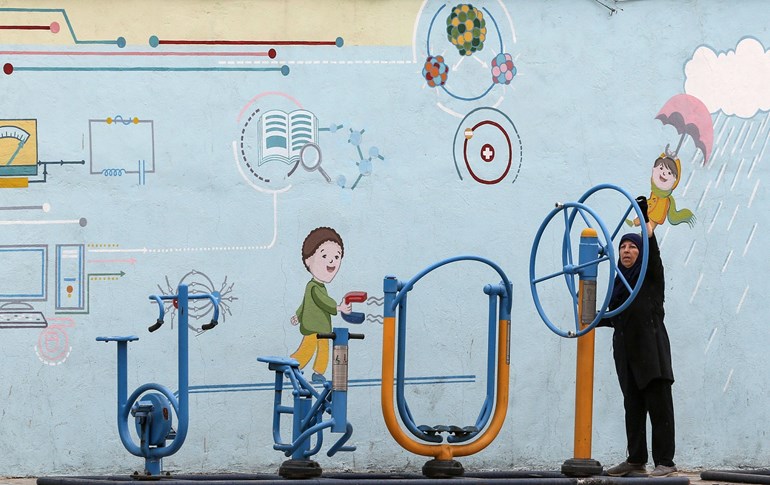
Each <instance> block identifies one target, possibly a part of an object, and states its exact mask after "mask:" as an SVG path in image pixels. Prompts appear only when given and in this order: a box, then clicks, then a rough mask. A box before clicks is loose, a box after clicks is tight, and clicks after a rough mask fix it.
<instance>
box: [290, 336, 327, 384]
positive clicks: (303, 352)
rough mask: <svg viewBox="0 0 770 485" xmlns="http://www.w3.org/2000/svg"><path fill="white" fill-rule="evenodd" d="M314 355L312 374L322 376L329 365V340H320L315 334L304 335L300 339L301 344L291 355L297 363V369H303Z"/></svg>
mask: <svg viewBox="0 0 770 485" xmlns="http://www.w3.org/2000/svg"><path fill="white" fill-rule="evenodd" d="M313 354H315V362H313V372H317V373H319V374H323V373H324V372H326V367H327V366H328V365H329V340H328V339H325V338H322V339H319V338H316V334H314V333H313V334H310V335H305V336H303V337H302V342H300V344H299V348H298V349H297V350H296V351H295V352H294V353H293V354H291V358H292V359H296V360H297V362H299V368H300V369H304V368H305V366H306V365H307V364H308V362H310V359H311V358H313Z"/></svg>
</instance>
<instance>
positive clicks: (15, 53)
mask: <svg viewBox="0 0 770 485" xmlns="http://www.w3.org/2000/svg"><path fill="white" fill-rule="evenodd" d="M0 55H5V56H146V57H155V56H161V57H162V56H179V57H184V56H188V57H196V56H197V57H204V56H222V57H270V52H142V51H134V52H124V51H121V52H99V51H85V52H78V51H73V52H68V51H0Z"/></svg>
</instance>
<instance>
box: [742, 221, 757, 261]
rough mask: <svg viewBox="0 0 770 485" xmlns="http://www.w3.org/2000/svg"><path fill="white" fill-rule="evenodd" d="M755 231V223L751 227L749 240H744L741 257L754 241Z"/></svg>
mask: <svg viewBox="0 0 770 485" xmlns="http://www.w3.org/2000/svg"><path fill="white" fill-rule="evenodd" d="M756 230H757V223H756V222H755V223H754V225H753V226H752V227H751V233H750V234H749V238H748V239H747V240H746V246H744V247H743V256H746V252H747V251H748V250H749V246H751V240H752V239H754V233H755V232H756Z"/></svg>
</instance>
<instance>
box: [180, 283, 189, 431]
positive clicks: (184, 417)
mask: <svg viewBox="0 0 770 485" xmlns="http://www.w3.org/2000/svg"><path fill="white" fill-rule="evenodd" d="M188 294H189V291H188V288H187V285H185V284H181V285H179V294H178V295H177V298H178V299H177V306H178V307H179V329H178V331H179V350H178V352H179V356H178V361H179V429H178V430H177V435H178V436H179V437H180V445H179V446H181V442H184V439H185V437H186V436H187V425H188V421H189V416H190V414H189V412H190V406H189V400H188V395H189V391H190V380H189V367H188V366H189V364H188V362H187V361H188V359H187V356H188V353H189V351H188V342H189V336H188V329H187V326H188V321H189V315H188V313H189V311H188V308H189V298H188Z"/></svg>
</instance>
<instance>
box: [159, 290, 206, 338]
mask: <svg viewBox="0 0 770 485" xmlns="http://www.w3.org/2000/svg"><path fill="white" fill-rule="evenodd" d="M178 297H179V296H178V295H150V296H149V297H148V298H149V299H150V300H153V301H154V302H155V303H157V304H158V311H159V313H160V314H159V316H158V319H157V320H156V321H155V323H154V324H153V325H151V326H150V327H149V328H148V329H147V330H149V331H150V332H154V331H156V330H157V329H159V328H160V327H162V326H163V323H164V322H163V317H164V316H165V309H164V307H163V300H172V301H174V300H176V299H177V298H178ZM203 298H208V299H209V300H211V303H213V305H214V315H213V316H212V317H211V321H210V322H209V323H206V324H204V325H202V326H201V328H202V329H203V330H211V329H212V328H214V327H216V326H217V325H219V299H218V298H217V297H216V296H215V295H212V294H211V293H197V294H192V295H187V299H188V300H201V299H203Z"/></svg>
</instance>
